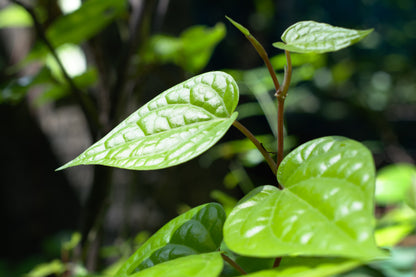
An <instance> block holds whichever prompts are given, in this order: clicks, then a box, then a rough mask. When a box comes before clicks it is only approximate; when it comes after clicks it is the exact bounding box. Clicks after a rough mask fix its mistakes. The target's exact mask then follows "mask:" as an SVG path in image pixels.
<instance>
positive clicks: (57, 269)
mask: <svg viewBox="0 0 416 277" xmlns="http://www.w3.org/2000/svg"><path fill="white" fill-rule="evenodd" d="M65 270H66V266H65V264H64V263H62V262H61V261H60V260H53V261H51V262H48V263H43V264H39V265H37V266H36V267H35V268H34V269H32V270H31V271H30V272H29V273H27V274H26V275H25V277H46V276H50V275H52V274H53V275H61V274H62V273H64V272H65Z"/></svg>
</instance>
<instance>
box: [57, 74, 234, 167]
mask: <svg viewBox="0 0 416 277" xmlns="http://www.w3.org/2000/svg"><path fill="white" fill-rule="evenodd" d="M237 102H238V87H237V84H236V82H235V81H234V79H233V78H232V77H231V76H230V75H228V74H226V73H224V72H209V73H205V74H201V75H198V76H196V77H193V78H191V79H189V80H187V81H185V82H183V83H181V84H178V85H176V86H174V87H172V88H170V89H168V90H166V91H165V92H163V93H162V94H160V95H159V96H157V97H156V98H154V99H152V100H151V101H150V102H148V103H147V104H146V105H144V106H143V107H141V108H140V109H138V110H137V111H136V112H134V113H133V114H131V115H130V116H129V117H128V118H127V119H125V120H124V121H123V122H121V123H120V124H119V125H118V126H117V127H116V128H114V129H113V130H112V131H111V132H110V133H109V134H107V135H106V136H105V137H104V138H102V139H101V140H99V141H98V142H96V143H95V144H94V145H92V146H91V147H90V148H88V149H87V150H86V151H85V152H84V153H82V154H81V155H80V156H78V157H77V158H76V159H74V160H72V161H70V162H69V163H67V164H66V165H64V166H62V167H60V168H59V169H58V170H60V169H64V168H67V167H70V166H75V165H80V164H101V165H107V166H114V167H120V168H126V169H136V170H149V169H160V168H165V167H170V166H174V165H177V164H180V163H184V162H186V161H188V160H190V159H192V158H194V157H196V156H198V155H200V154H201V153H203V152H205V151H206V150H208V149H209V148H210V147H211V146H212V145H214V144H215V143H216V142H217V141H218V140H219V139H220V138H221V137H222V136H223V135H224V134H225V132H226V131H227V130H228V129H229V128H230V127H231V125H232V123H233V122H234V120H235V119H236V117H237V113H233V111H234V109H235V107H236V106H237Z"/></svg>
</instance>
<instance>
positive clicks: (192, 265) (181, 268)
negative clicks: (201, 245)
mask: <svg viewBox="0 0 416 277" xmlns="http://www.w3.org/2000/svg"><path fill="white" fill-rule="evenodd" d="M222 267H223V261H222V258H221V253H220V252H213V253H206V254H199V255H192V256H187V257H181V258H178V259H175V260H172V261H169V262H166V263H162V264H158V265H156V266H154V267H151V268H148V269H145V270H143V271H140V272H138V273H136V274H133V275H131V276H132V277H147V276H149V277H158V276H160V277H187V276H189V277H217V276H219V274H220V273H221V270H222Z"/></svg>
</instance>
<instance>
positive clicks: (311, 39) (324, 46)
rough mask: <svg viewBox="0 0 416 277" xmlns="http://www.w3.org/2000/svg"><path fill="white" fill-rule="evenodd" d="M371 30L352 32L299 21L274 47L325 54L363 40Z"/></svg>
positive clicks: (287, 30)
mask: <svg viewBox="0 0 416 277" xmlns="http://www.w3.org/2000/svg"><path fill="white" fill-rule="evenodd" d="M371 32H372V29H369V30H353V29H346V28H340V27H334V26H331V25H329V24H325V23H318V22H314V21H301V22H298V23H296V24H294V25H292V26H290V27H289V28H288V29H286V31H285V32H284V33H283V35H282V40H283V41H284V42H285V43H282V42H275V43H274V44H273V46H274V47H276V48H280V49H283V50H288V51H291V52H297V53H325V52H332V51H337V50H340V49H342V48H345V47H348V46H350V45H352V44H354V43H356V42H358V41H360V40H362V39H363V38H365V37H366V36H367V35H368V34H369V33H371Z"/></svg>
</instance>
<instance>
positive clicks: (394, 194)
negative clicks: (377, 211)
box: [376, 164, 416, 205]
mask: <svg viewBox="0 0 416 277" xmlns="http://www.w3.org/2000/svg"><path fill="white" fill-rule="evenodd" d="M413 183H416V167H415V166H414V165H411V164H394V165H389V166H386V167H384V168H382V169H381V170H380V171H379V172H378V174H377V178H376V201H377V203H379V204H382V205H389V204H396V203H401V202H403V201H404V200H406V197H408V195H411V194H410V188H411V187H412V184H413ZM413 196H414V194H413Z"/></svg>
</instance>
